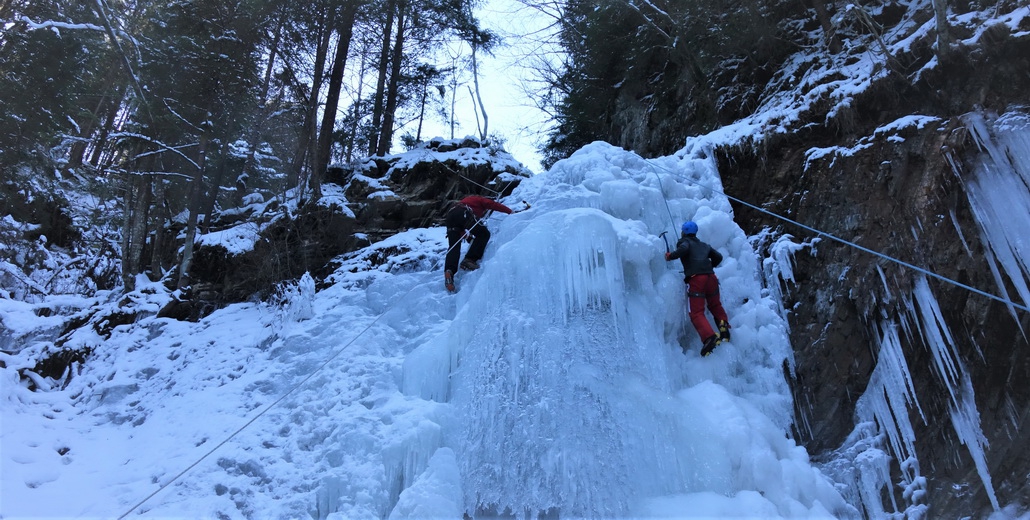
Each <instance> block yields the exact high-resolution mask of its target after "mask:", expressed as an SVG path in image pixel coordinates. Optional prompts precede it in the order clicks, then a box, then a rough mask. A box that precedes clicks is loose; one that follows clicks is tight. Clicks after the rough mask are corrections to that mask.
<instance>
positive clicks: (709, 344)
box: [701, 335, 719, 357]
mask: <svg viewBox="0 0 1030 520" xmlns="http://www.w3.org/2000/svg"><path fill="white" fill-rule="evenodd" d="M718 344H719V336H715V335H712V336H710V337H709V338H708V339H706V340H705V345H704V346H703V347H701V357H708V355H709V354H711V353H712V351H713V350H715V346H716V345H718Z"/></svg>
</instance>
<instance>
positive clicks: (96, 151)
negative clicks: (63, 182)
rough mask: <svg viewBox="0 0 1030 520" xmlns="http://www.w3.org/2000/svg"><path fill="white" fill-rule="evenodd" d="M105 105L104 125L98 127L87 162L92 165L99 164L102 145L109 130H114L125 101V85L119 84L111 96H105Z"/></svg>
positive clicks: (109, 133)
mask: <svg viewBox="0 0 1030 520" xmlns="http://www.w3.org/2000/svg"><path fill="white" fill-rule="evenodd" d="M105 99H106V100H107V103H106V106H105V107H104V108H105V110H106V113H105V114H104V126H102V127H100V132H99V133H98V134H97V136H96V138H95V139H93V153H92V154H91V155H90V158H89V163H90V164H92V165H93V166H98V165H99V164H100V156H101V155H102V154H103V152H104V146H105V145H106V144H107V136H108V135H111V131H112V130H114V124H115V121H116V120H117V117H118V111H119V110H120V109H121V107H122V103H123V102H124V101H125V87H124V86H119V87H117V88H116V89H115V93H114V95H112V96H106V97H105Z"/></svg>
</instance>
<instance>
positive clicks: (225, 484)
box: [0, 143, 855, 518]
mask: <svg viewBox="0 0 1030 520" xmlns="http://www.w3.org/2000/svg"><path fill="white" fill-rule="evenodd" d="M719 187H720V182H719V178H718V174H717V172H716V170H715V167H714V164H713V163H712V161H710V160H708V159H706V158H704V157H703V156H702V155H697V156H695V155H687V154H684V155H683V156H670V157H664V158H659V159H653V160H644V159H642V158H640V157H639V156H637V155H635V154H632V153H629V152H626V151H623V150H620V149H617V148H614V147H611V146H609V145H607V144H603V143H595V144H593V145H590V146H588V147H586V148H585V149H583V150H581V151H580V152H578V153H577V154H575V155H574V156H572V157H571V158H569V159H567V160H565V161H562V162H561V163H559V164H557V165H556V166H555V167H554V168H553V169H552V170H551V171H550V172H548V173H546V174H542V175H538V176H535V177H533V178H531V179H529V180H527V181H524V182H523V184H522V185H521V186H520V187H519V188H518V189H517V190H516V192H515V193H514V194H513V195H512V196H511V197H510V198H509V199H507V200H506V202H508V203H509V205H511V206H512V207H515V208H518V207H520V206H521V201H523V200H525V201H527V202H529V203H530V204H531V205H532V208H531V209H530V210H528V211H524V212H520V213H516V214H513V215H501V216H497V217H495V218H493V219H491V220H490V222H489V224H488V225H489V227H490V228H491V229H492V230H493V231H494V236H493V240H492V241H491V244H490V247H489V248H488V250H487V255H486V257H485V259H484V262H483V265H484V267H483V268H482V269H480V270H479V271H475V272H468V273H461V274H459V276H458V285H459V290H458V293H457V294H454V295H451V294H448V293H447V292H446V291H445V290H444V287H443V283H442V276H441V269H440V264H441V261H442V256H443V254H444V250H445V248H446V240H445V238H444V236H443V230H442V229H440V228H432V229H415V230H410V231H408V232H405V233H402V234H400V235H397V236H395V237H393V238H391V239H389V240H387V241H384V242H382V243H378V244H375V245H373V246H370V248H369V249H368V250H365V251H361V252H358V254H356V255H352V256H351V257H350V258H349V259H348V260H347V261H345V262H344V264H343V266H342V267H341V268H340V269H339V270H338V271H337V272H336V273H335V274H334V275H333V276H332V277H331V279H330V281H331V282H332V285H331V286H330V287H329V288H327V289H325V290H322V291H319V292H317V293H316V292H315V290H314V285H313V282H311V280H310V279H305V280H302V281H301V282H300V283H298V284H296V285H295V286H293V287H289V288H287V289H286V290H285V291H284V294H283V298H282V299H281V300H282V302H283V303H281V304H277V305H273V304H268V303H244V304H237V305H232V306H230V307H228V308H225V309H222V310H219V311H217V312H215V313H214V314H212V315H210V316H208V317H207V318H205V319H203V320H202V321H201V322H200V323H196V324H194V323H184V322H177V321H173V320H169V319H158V318H155V317H153V316H152V315H148V316H146V317H144V318H142V319H140V320H139V321H138V322H137V323H135V324H133V325H123V326H119V327H116V328H115V329H114V331H113V333H112V334H111V335H110V337H109V338H104V337H101V336H99V335H98V334H96V333H95V332H93V331H90V332H88V333H87V332H80V333H78V334H77V335H75V336H74V337H73V339H72V340H71V341H70V342H68V343H67V344H66V345H65V346H66V347H71V348H78V347H81V346H93V347H94V348H95V351H94V354H93V356H92V357H91V358H90V359H89V361H88V362H87V363H86V364H85V367H84V369H83V371H82V373H81V374H77V375H75V376H74V377H72V378H71V380H70V382H68V383H67V385H66V387H64V388H51V389H49V390H48V391H29V389H28V388H27V382H26V381H24V380H19V377H18V373H17V369H19V368H25V367H22V366H19V365H18V362H19V360H23V359H27V358H28V356H25V355H18V356H12V355H6V354H5V355H4V356H3V360H4V362H5V364H6V368H4V369H2V372H0V374H2V377H3V382H2V383H3V384H2V390H0V391H2V396H3V441H2V442H3V456H2V471H3V492H2V493H3V494H2V499H3V501H2V509H3V511H2V513H3V515H4V517H5V518H19V517H34V516H69V517H83V516H85V517H95V516H100V517H112V516H114V517H117V516H120V515H123V514H131V515H137V514H139V513H145V516H150V517H228V518H237V517H254V518H303V517H307V516H311V517H314V518H330V517H335V518H373V517H376V518H378V517H387V516H389V517H391V518H427V517H442V518H460V517H461V515H462V512H463V511H470V512H476V511H478V512H479V515H480V516H485V515H493V514H503V513H505V512H509V513H510V512H514V513H516V514H519V515H521V514H530V515H533V514H544V513H547V512H550V513H559V514H561V515H562V516H572V517H613V516H626V515H635V516H659V517H662V516H664V517H676V516H683V515H684V514H688V513H689V514H693V515H701V516H706V515H707V516H727V515H730V516H733V515H737V516H746V515H760V516H766V517H768V516H779V517H790V518H795V517H799V516H801V517H830V516H834V515H838V516H839V515H843V516H849V514H851V513H854V511H855V510H854V508H853V507H851V506H849V505H847V504H846V503H845V501H844V500H843V498H842V495H841V494H840V493H839V492H838V490H836V489H835V487H834V485H833V483H832V482H830V480H829V479H827V478H826V477H825V476H824V475H823V474H822V473H821V472H820V471H819V469H817V468H816V467H814V466H813V465H812V464H811V463H810V462H809V459H808V456H807V454H806V453H805V451H804V449H802V448H800V447H798V446H796V445H795V443H794V442H793V441H792V440H790V439H789V438H787V436H786V435H785V433H786V432H787V431H788V430H789V425H790V422H791V420H792V404H791V396H790V392H789V389H788V386H787V383H786V381H785V380H784V375H783V364H784V362H787V363H788V364H789V363H790V352H791V351H790V346H789V344H788V341H787V330H786V324H785V322H784V320H783V318H782V316H781V312H780V308H779V302H777V301H775V299H774V298H772V297H771V296H770V295H769V293H768V292H767V291H763V288H762V286H763V283H762V277H761V272H762V264H761V261H760V259H759V258H757V257H756V255H755V253H754V252H753V250H752V247H751V245H750V243H749V242H748V239H747V237H746V236H745V235H744V233H743V232H742V231H741V229H740V228H739V227H738V226H737V225H736V224H735V223H734V222H733V219H732V215H731V214H730V207H729V205H728V203H727V201H726V199H725V198H724V197H722V196H721V195H719V194H718V193H717V192H714V191H712V189H710V188H714V189H716V190H718V189H719ZM687 219H693V220H695V221H696V222H697V223H698V224H699V226H700V229H701V231H700V233H699V236H700V238H701V239H703V240H705V241H708V242H709V243H711V244H712V245H713V246H714V247H716V248H717V249H719V250H720V251H721V252H722V253H723V254H724V256H725V257H726V260H725V261H724V262H723V264H722V265H720V266H719V268H718V269H717V274H718V275H719V277H720V279H721V281H722V299H723V302H724V304H725V306H726V308H727V311H728V312H729V315H730V319H731V323H732V325H733V330H732V332H733V340H732V341H731V342H730V343H728V344H725V345H723V346H721V347H720V348H719V349H718V350H716V352H715V353H714V354H713V355H712V356H710V357H707V358H701V357H699V355H698V348H699V346H700V341H699V338H698V337H697V334H696V332H694V330H693V328H692V327H691V326H690V325H689V322H688V321H687V320H686V316H685V304H684V294H683V289H684V285H683V282H682V275H681V274H680V273H679V264H678V262H666V261H665V260H664V258H663V253H664V251H665V247H666V246H665V243H664V241H665V237H660V234H661V233H662V232H663V231H667V232H669V233H670V235H667V237H668V238H669V240H670V241H674V239H675V236H676V230H678V228H679V225H680V223H682V221H684V220H687ZM376 250H390V251H392V252H393V253H392V256H390V257H389V258H388V261H387V262H386V263H383V264H379V265H376V264H375V263H372V262H370V261H369V259H370V258H377V257H378V255H375V254H374V253H375V251H376ZM398 251H399V252H398ZM351 271H356V272H351ZM132 297H133V298H135V299H136V300H137V305H138V306H139V307H140V308H141V309H149V310H150V311H154V310H156V309H157V308H158V307H159V305H160V304H161V303H163V301H164V300H165V299H166V298H167V295H166V294H165V292H164V291H163V290H162V289H160V288H159V287H155V286H153V285H147V284H144V283H142V282H141V287H140V288H139V289H138V290H137V292H135V293H133V294H132ZM65 298H69V297H65ZM3 304H4V305H5V308H4V309H3V317H4V323H5V325H6V326H8V327H9V328H12V329H14V330H17V331H19V334H20V335H19V337H18V340H17V341H19V342H21V344H20V345H18V346H17V347H15V348H17V349H23V350H24V349H28V350H33V349H41V348H44V347H45V346H47V345H48V342H52V340H53V338H54V333H53V331H52V330H49V329H48V327H47V323H46V320H47V318H39V317H36V315H35V313H34V312H33V305H29V304H23V303H18V302H14V301H11V300H4V301H3ZM94 304H95V303H94V302H88V301H81V302H71V303H70V305H79V306H82V307H88V306H90V305H94ZM100 304H101V305H111V303H100ZM38 306H40V305H39V304H37V305H36V307H38ZM48 330H49V332H48ZM33 331H35V332H33ZM681 346H685V347H686V348H687V353H686V354H684V353H683V352H682V350H681ZM24 353H25V352H23V353H22V354H24ZM29 368H31V367H29ZM37 382H38V384H41V385H48V384H50V382H48V381H42V380H40V381H37ZM183 472H184V473H183ZM165 486H166V487H165ZM162 487H164V489H161V488H162ZM155 491H157V493H156V494H153V493H154V492H155ZM151 494H153V496H151ZM140 502H142V504H140V505H138V507H137V504H139V503H140Z"/></svg>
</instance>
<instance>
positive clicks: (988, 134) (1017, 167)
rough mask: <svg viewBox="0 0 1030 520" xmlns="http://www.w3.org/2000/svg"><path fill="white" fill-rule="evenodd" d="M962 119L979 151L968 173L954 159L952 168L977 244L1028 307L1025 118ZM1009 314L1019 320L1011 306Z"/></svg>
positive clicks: (1029, 191) (1028, 142)
mask: <svg viewBox="0 0 1030 520" xmlns="http://www.w3.org/2000/svg"><path fill="white" fill-rule="evenodd" d="M962 120H963V122H965V124H966V127H967V128H968V129H969V131H970V135H972V136H973V138H974V139H975V141H976V144H977V146H979V147H980V149H981V150H982V151H983V152H984V153H983V154H982V155H981V156H980V157H979V158H978V160H977V162H976V163H975V164H973V165H972V171H969V172H965V171H963V168H961V167H960V166H959V165H958V164H956V163H955V161H954V160H953V159H951V160H950V161H951V164H952V168H953V170H954V172H955V173H956V175H958V177H959V178H960V179H962V181H963V184H964V185H965V191H966V195H967V197H968V198H969V205H970V207H971V208H972V210H973V214H974V216H975V217H976V221H977V224H978V226H979V228H980V235H981V240H982V241H983V242H984V244H985V245H986V246H987V248H988V249H989V250H990V251H991V252H993V259H994V260H993V261H996V262H1000V263H1001V266H1002V268H1003V269H1004V271H1005V274H1006V275H1007V276H1008V279H1009V281H1010V282H1011V283H1012V285H1013V286H1014V287H1015V289H1016V292H1017V293H1018V294H1019V296H1020V298H1021V299H1022V302H1023V304H1026V305H1030V286H1028V285H1027V278H1028V276H1030V263H1028V262H1030V260H1028V259H1030V241H1027V240H1026V237H1027V236H1030V117H1028V116H1027V115H1026V114H1023V113H1015V112H1013V113H1008V114H1005V115H1003V116H1001V117H995V118H993V120H990V121H989V120H988V118H987V117H986V116H985V115H984V114H983V113H980V112H973V113H969V114H966V115H965V116H963V118H962ZM992 270H993V271H994V272H995V273H996V274H995V280H996V283H997V284H998V287H999V288H1000V290H1001V291H1002V292H1003V293H1005V286H1006V284H1005V281H1004V280H1003V279H1002V278H1001V276H1000V274H998V273H997V268H996V267H995V266H992ZM1005 297H1006V298H1007V297H1008V296H1007V294H1005ZM1009 312H1010V313H1011V314H1012V315H1013V317H1014V318H1016V319H1017V321H1018V316H1017V315H1016V313H1015V310H1014V309H1013V308H1012V306H1011V305H1010V306H1009Z"/></svg>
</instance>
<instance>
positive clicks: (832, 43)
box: [811, 0, 841, 54]
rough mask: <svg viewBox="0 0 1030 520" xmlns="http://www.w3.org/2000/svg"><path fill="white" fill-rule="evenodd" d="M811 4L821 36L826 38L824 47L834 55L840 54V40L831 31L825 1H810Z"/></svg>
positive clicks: (831, 26)
mask: <svg viewBox="0 0 1030 520" xmlns="http://www.w3.org/2000/svg"><path fill="white" fill-rule="evenodd" d="M811 3H812V8H813V9H815V17H816V19H818V20H819V25H820V26H821V27H822V28H823V34H824V35H825V36H826V46H827V47H828V48H829V49H830V52H832V53H834V54H836V53H838V52H840V51H841V43H840V38H838V37H837V31H835V30H833V22H832V21H831V20H830V13H829V12H828V11H827V10H826V3H825V1H824V0H811Z"/></svg>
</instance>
